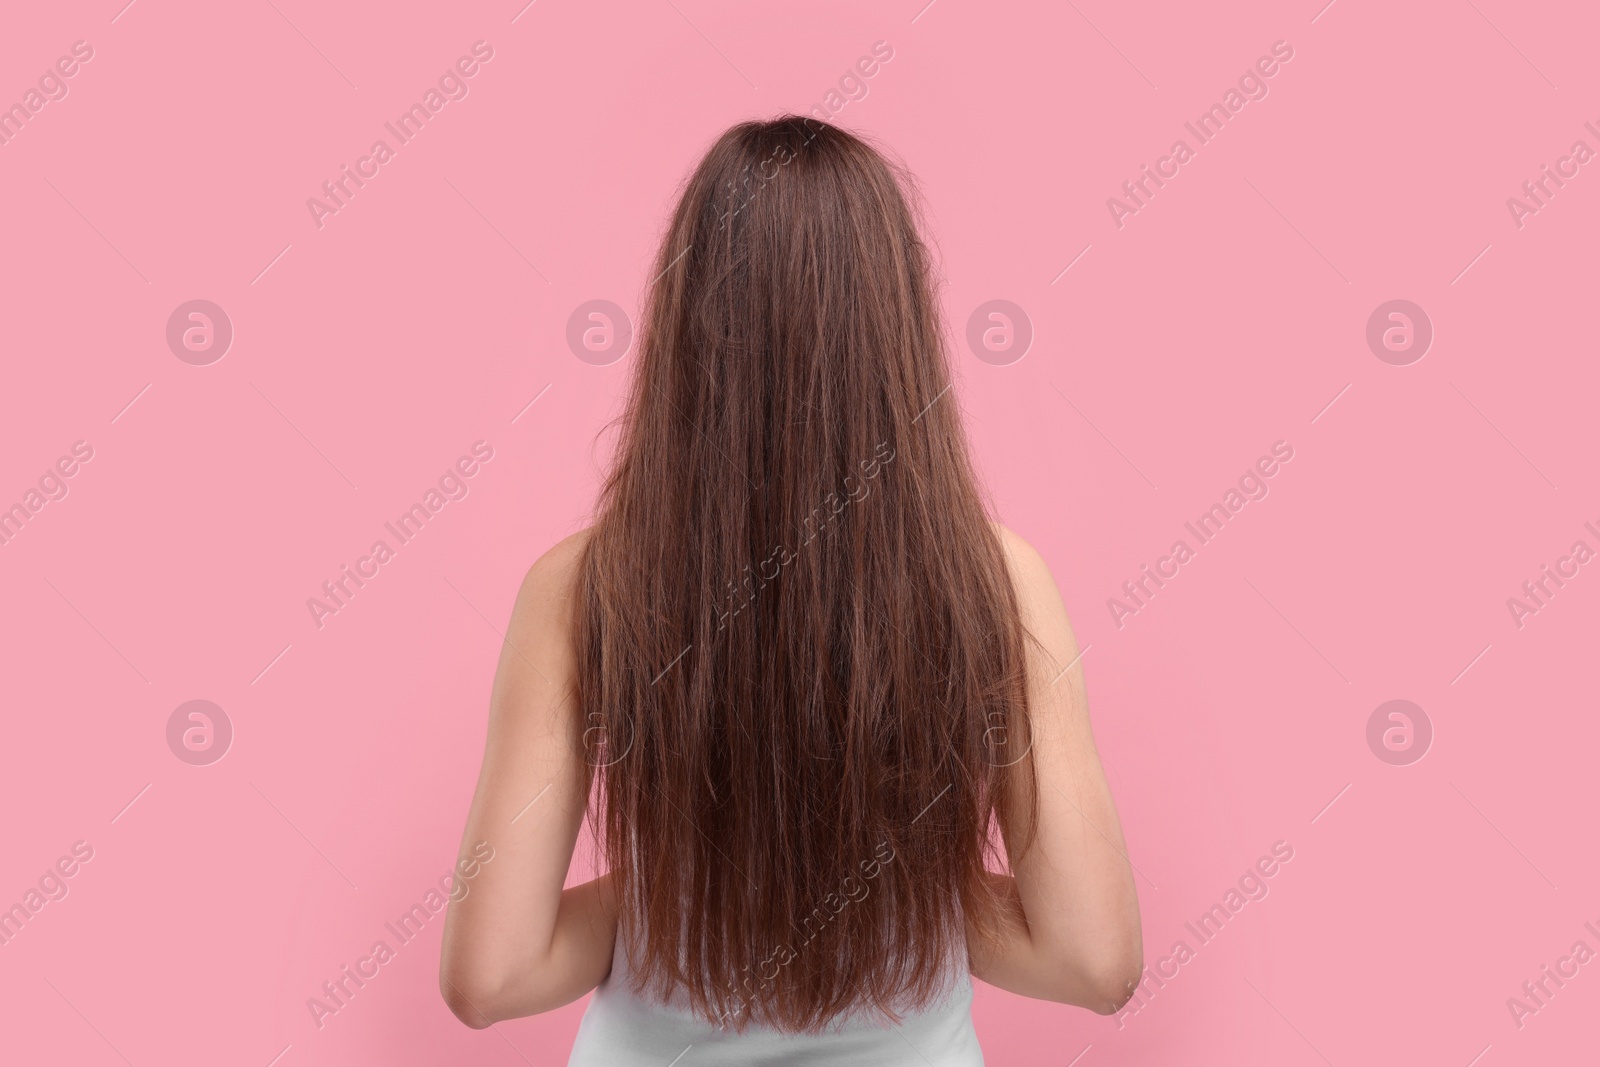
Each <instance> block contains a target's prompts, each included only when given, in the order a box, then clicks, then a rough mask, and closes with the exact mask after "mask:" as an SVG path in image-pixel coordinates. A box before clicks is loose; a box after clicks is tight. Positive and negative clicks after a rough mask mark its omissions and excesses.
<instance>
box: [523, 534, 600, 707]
mask: <svg viewBox="0 0 1600 1067" xmlns="http://www.w3.org/2000/svg"><path fill="white" fill-rule="evenodd" d="M589 532H590V531H589V529H587V528H586V529H583V530H579V531H578V532H577V533H575V534H572V535H570V536H568V537H565V538H562V539H561V540H560V541H558V542H556V543H555V544H554V545H552V546H551V547H550V548H549V549H547V550H546V551H545V552H544V553H543V554H542V555H541V556H540V557H539V558H538V559H536V560H535V561H534V562H533V565H532V566H531V567H529V568H528V573H527V574H526V575H525V576H524V577H523V579H522V586H521V588H519V589H518V590H517V601H516V604H515V606H514V607H513V608H512V609H511V626H510V629H509V631H508V632H507V635H506V636H507V639H508V641H509V642H510V643H511V646H512V648H513V650H514V651H516V652H519V653H520V655H519V656H516V657H513V658H514V659H517V660H523V661H524V664H523V665H527V664H529V663H531V664H532V665H534V666H535V667H536V668H537V671H538V673H539V675H541V676H542V677H543V678H545V679H546V680H554V679H555V676H556V675H557V674H568V673H570V669H571V666H572V664H573V663H574V662H575V658H574V655H575V654H574V649H573V643H572V641H573V632H574V631H573V627H574V624H575V623H576V621H577V608H578V602H579V598H578V592H579V587H578V583H579V581H580V579H581V578H582V567H583V556H584V549H585V548H586V547H587V546H588V544H589ZM510 666H511V667H513V668H516V667H517V666H518V664H516V663H510Z"/></svg>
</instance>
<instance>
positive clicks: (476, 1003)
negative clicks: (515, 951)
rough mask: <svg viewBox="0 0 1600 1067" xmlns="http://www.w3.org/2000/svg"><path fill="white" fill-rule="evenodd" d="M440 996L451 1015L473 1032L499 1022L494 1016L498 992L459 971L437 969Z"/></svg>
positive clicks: (498, 997) (496, 988) (489, 985)
mask: <svg viewBox="0 0 1600 1067" xmlns="http://www.w3.org/2000/svg"><path fill="white" fill-rule="evenodd" d="M439 993H440V994H441V995H442V996H443V997H444V1003H445V1007H447V1008H449V1009H450V1014H452V1015H454V1016H455V1017H456V1018H457V1019H460V1020H461V1021H462V1022H463V1023H465V1024H466V1025H467V1026H470V1027H472V1029H474V1030H484V1029H487V1028H488V1027H490V1026H493V1025H494V1024H495V1023H497V1022H499V1021H500V1018H501V1016H499V1015H497V1014H495V1011H496V1005H497V1004H498V1002H499V1000H500V991H499V989H498V987H497V986H495V985H494V984H492V983H489V982H485V981H483V980H482V979H478V978H474V977H473V976H470V975H468V974H466V973H464V972H462V971H461V970H460V969H454V970H447V969H445V968H444V967H440V968H439Z"/></svg>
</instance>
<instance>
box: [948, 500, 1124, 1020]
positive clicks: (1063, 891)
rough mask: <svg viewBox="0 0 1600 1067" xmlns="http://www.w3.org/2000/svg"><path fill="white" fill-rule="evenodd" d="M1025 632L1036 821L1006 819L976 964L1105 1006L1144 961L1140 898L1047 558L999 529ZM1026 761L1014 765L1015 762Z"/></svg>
mask: <svg viewBox="0 0 1600 1067" xmlns="http://www.w3.org/2000/svg"><path fill="white" fill-rule="evenodd" d="M998 532H999V535H1000V540H1001V544H1002V546H1003V547H1004V549H1005V555H1006V557H1007V560H1008V563H1009V565H1010V569H1011V574H1012V580H1013V584H1014V586H1015V588H1016V590H1017V598H1018V602H1019V606H1020V609H1021V613H1022V624H1023V626H1024V628H1025V629H1027V630H1028V632H1030V633H1031V634H1033V636H1034V637H1035V638H1037V639H1038V642H1039V644H1040V645H1042V646H1043V649H1042V650H1041V649H1040V648H1039V647H1037V646H1035V645H1034V643H1033V642H1032V641H1029V642H1028V705H1029V709H1028V713H1029V721H1030V724H1031V726H1032V735H1033V750H1032V755H1033V759H1034V766H1035V772H1036V774H1035V789H1036V790H1037V793H1038V809H1037V822H1036V823H1034V824H1033V825H1032V827H1031V829H1032V831H1033V840H1032V843H1031V845H1030V846H1029V847H1028V848H1027V849H1026V851H1024V852H1022V853H1021V854H1020V855H1018V854H1017V850H1016V843H1017V842H1019V841H1021V840H1022V839H1023V838H1024V837H1025V836H1026V834H1027V832H1028V830H1029V829H1030V827H1029V826H1028V825H1026V822H1025V820H1026V815H1022V816H1019V817H1018V820H1019V821H1018V822H1017V824H1016V825H1010V826H1002V827H1001V831H1002V834H1003V835H1004V837H1005V841H1006V851H1007V854H1008V857H1009V859H1010V861H1011V870H1012V874H1011V875H999V874H995V875H992V876H991V877H992V878H993V879H994V880H995V883H996V887H997V888H998V889H999V890H1000V891H1001V893H1002V896H1003V898H1004V899H1005V900H1007V901H1008V902H1009V907H1008V916H1007V919H1008V921H1007V922H1006V923H1005V927H1004V931H1003V933H1002V936H1001V938H1000V940H999V942H998V943H995V942H993V941H986V940H985V939H984V938H983V937H982V936H979V935H978V934H976V933H974V934H973V936H971V937H969V939H968V944H969V948H970V951H971V954H972V971H973V974H975V975H976V976H977V977H978V978H981V979H982V980H983V981H986V982H988V983H989V984H991V985H995V986H999V987H1000V988H1001V989H1006V990H1010V991H1011V992H1013V993H1019V994H1021V995H1023V996H1028V997H1035V998H1038V999H1041V1000H1053V1001H1059V1002H1061V1003H1065V1004H1076V1005H1079V1006H1081V1007H1085V1008H1089V1009H1090V1010H1092V1011H1096V1012H1099V1013H1101V1014H1104V1015H1109V1014H1112V1013H1114V1012H1116V1011H1117V1010H1119V1009H1120V1008H1121V1007H1122V1006H1123V1005H1124V1004H1126V1003H1127V1001H1128V999H1129V997H1131V996H1132V995H1133V991H1134V988H1135V987H1136V986H1137V985H1138V983H1139V980H1140V976H1141V972H1142V971H1143V969H1144V945H1143V940H1142V937H1141V933H1140V927H1139V898H1138V892H1137V890H1136V888H1135V886H1134V881H1133V870H1132V865H1131V863H1130V861H1129V860H1128V855H1127V846H1126V845H1125V844H1124V843H1123V839H1122V823H1121V821H1120V820H1119V819H1118V818H1117V809H1116V805H1115V804H1114V803H1113V802H1112V799H1111V788H1110V786H1109V785H1108V784H1107V783H1106V776H1105V771H1104V770H1103V769H1102V768H1101V766H1100V757H1099V754H1098V753H1097V752H1096V750H1095V745H1094V733H1093V731H1092V730H1091V728H1090V725H1089V708H1088V702H1087V698H1086V696H1085V692H1084V681H1083V669H1082V666H1081V665H1080V664H1079V663H1078V662H1077V661H1078V658H1079V652H1078V645H1077V640H1076V639H1075V638H1074V637H1073V634H1072V627H1071V625H1070V624H1069V623H1068V621H1067V613H1066V608H1065V607H1064V606H1063V604H1062V602H1061V594H1060V592H1059V590H1058V589H1057V588H1056V583H1055V579H1054V578H1053V577H1052V576H1051V574H1050V568H1049V566H1048V565H1047V564H1046V563H1045V561H1044V559H1043V558H1042V557H1041V556H1040V555H1039V553H1038V552H1037V551H1035V550H1034V548H1033V546H1031V545H1029V544H1028V543H1027V542H1026V541H1024V540H1023V539H1022V538H1020V537H1018V536H1017V535H1016V534H1014V533H1012V532H1011V531H1010V530H1007V529H1005V528H1004V527H999V528H998ZM1021 766H1024V765H1023V764H1019V768H1020V767H1021Z"/></svg>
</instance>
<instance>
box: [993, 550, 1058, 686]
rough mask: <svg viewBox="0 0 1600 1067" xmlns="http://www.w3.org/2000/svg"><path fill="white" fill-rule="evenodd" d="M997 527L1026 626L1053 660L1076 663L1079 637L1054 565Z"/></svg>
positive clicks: (1018, 605)
mask: <svg viewBox="0 0 1600 1067" xmlns="http://www.w3.org/2000/svg"><path fill="white" fill-rule="evenodd" d="M993 525H994V530H995V534H996V536H998V537H999V538H1000V547H1001V549H1002V551H1003V552H1004V553H1005V557H1006V564H1007V566H1008V567H1009V569H1010V571H1011V584H1012V586H1013V587H1014V588H1015V589H1016V591H1017V607H1018V609H1019V611H1020V612H1021V614H1022V624H1023V626H1024V627H1026V628H1027V630H1028V631H1029V632H1030V633H1031V634H1033V636H1034V637H1035V638H1036V639H1038V640H1039V641H1040V642H1042V643H1043V645H1044V647H1045V648H1046V649H1048V650H1049V653H1050V655H1051V656H1052V657H1053V658H1055V659H1057V660H1059V662H1061V663H1069V662H1075V661H1076V656H1077V653H1078V642H1077V638H1076V637H1075V636H1074V634H1073V632H1072V623H1071V622H1070V621H1068V619H1067V609H1066V605H1065V604H1064V603H1063V601H1062V599H1061V590H1060V588H1059V587H1058V586H1057V585H1056V579H1055V575H1053V574H1051V573H1050V565H1049V564H1048V563H1046V562H1045V559H1044V557H1043V556H1042V555H1040V554H1039V550H1038V549H1036V548H1034V547H1033V545H1031V544H1029V543H1028V542H1027V541H1026V540H1025V539H1024V538H1023V537H1022V536H1021V535H1020V534H1018V533H1016V532H1015V531H1013V530H1011V529H1009V528H1008V527H1005V526H1002V525H1001V524H1000V523H998V522H996V523H994V524H993Z"/></svg>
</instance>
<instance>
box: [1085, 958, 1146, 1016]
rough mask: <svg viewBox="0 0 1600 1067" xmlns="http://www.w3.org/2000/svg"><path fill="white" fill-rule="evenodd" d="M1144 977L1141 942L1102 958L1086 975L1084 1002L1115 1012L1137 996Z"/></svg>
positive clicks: (1092, 1008)
mask: <svg viewBox="0 0 1600 1067" xmlns="http://www.w3.org/2000/svg"><path fill="white" fill-rule="evenodd" d="M1143 977H1144V948H1143V946H1141V945H1134V946H1132V947H1131V948H1130V949H1129V950H1128V951H1126V952H1120V953H1117V954H1116V955H1114V956H1112V957H1110V958H1107V959H1105V960H1102V961H1099V962H1097V963H1096V965H1095V966H1093V967H1091V968H1089V970H1088V973H1087V974H1085V975H1084V979H1083V985H1084V989H1085V991H1086V993H1087V996H1085V998H1084V1001H1085V1002H1084V1003H1083V1006H1084V1007H1086V1008H1088V1009H1089V1010H1090V1011H1092V1012H1095V1013H1096V1014H1099V1015H1115V1014H1116V1013H1117V1012H1119V1011H1121V1010H1122V1009H1123V1007H1125V1006H1126V1005H1127V1003H1128V1001H1129V1000H1131V999H1133V994H1134V992H1135V991H1136V990H1137V989H1138V988H1139V983H1140V981H1142V980H1143Z"/></svg>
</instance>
